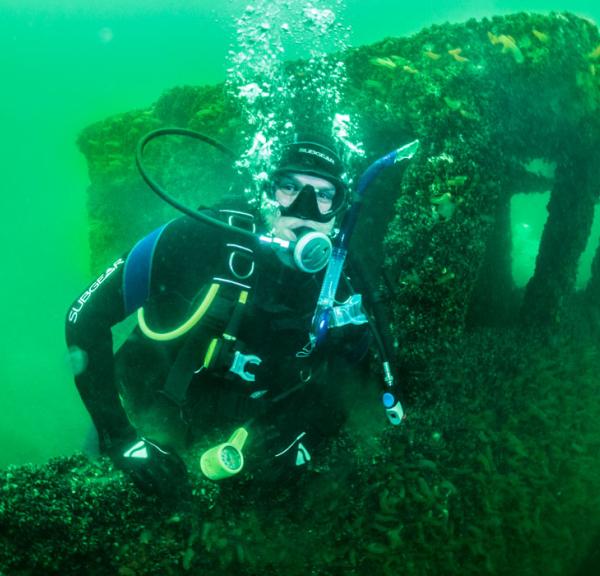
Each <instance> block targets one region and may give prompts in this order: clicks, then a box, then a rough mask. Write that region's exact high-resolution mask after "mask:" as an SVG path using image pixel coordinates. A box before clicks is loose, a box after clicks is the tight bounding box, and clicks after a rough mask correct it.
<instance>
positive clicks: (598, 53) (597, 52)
mask: <svg viewBox="0 0 600 576" xmlns="http://www.w3.org/2000/svg"><path fill="white" fill-rule="evenodd" d="M588 58H591V59H592V60H596V58H600V44H598V46H596V48H594V49H593V50H592V51H591V52H590V53H589V54H588Z"/></svg>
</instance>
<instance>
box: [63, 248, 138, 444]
mask: <svg viewBox="0 0 600 576" xmlns="http://www.w3.org/2000/svg"><path fill="white" fill-rule="evenodd" d="M126 256H127V255H125V256H124V257H122V258H119V259H118V260H116V261H115V262H114V263H113V264H112V265H111V266H110V267H109V268H108V269H107V270H106V271H105V272H103V273H102V274H101V275H100V276H99V277H98V278H97V279H96V280H95V281H94V282H93V283H92V284H91V285H90V286H89V287H88V288H87V289H86V290H85V292H84V293H83V294H82V295H81V296H80V297H79V298H78V299H77V300H75V302H73V304H72V306H71V307H70V308H69V311H68V313H67V320H66V340H67V345H68V347H69V351H70V354H71V357H72V358H77V359H79V360H78V362H77V364H78V365H77V366H74V372H75V383H76V385H77V389H78V390H79V394H80V395H81V398H82V400H83V402H84V404H85V406H86V408H87V410H88V412H89V413H90V416H91V417H92V421H93V422H94V425H95V426H96V429H97V431H98V437H99V440H100V448H101V450H103V451H108V450H110V448H111V446H112V445H113V444H114V443H117V442H118V443H120V442H123V441H128V440H129V439H133V438H134V437H135V430H134V428H133V427H132V426H131V424H130V422H129V419H128V418H127V415H126V413H125V410H124V409H123V406H122V405H121V401H120V399H119V394H118V390H117V386H116V381H115V363H114V357H113V338H112V332H111V328H112V326H114V325H115V324H117V323H118V322H120V321H122V320H124V319H125V317H126V313H125V305H124V301H123V289H122V286H123V271H124V269H125V259H126Z"/></svg>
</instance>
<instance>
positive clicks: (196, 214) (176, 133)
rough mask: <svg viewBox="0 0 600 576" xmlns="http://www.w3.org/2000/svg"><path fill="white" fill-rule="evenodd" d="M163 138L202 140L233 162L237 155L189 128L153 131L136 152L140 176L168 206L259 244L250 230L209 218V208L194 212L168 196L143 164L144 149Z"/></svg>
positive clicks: (144, 138)
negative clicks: (185, 137)
mask: <svg viewBox="0 0 600 576" xmlns="http://www.w3.org/2000/svg"><path fill="white" fill-rule="evenodd" d="M162 136H187V137H190V138H195V139H196V140H200V141H202V142H205V143H206V144H210V145H211V146H212V147H213V148H216V149H217V150H220V151H221V152H222V153H223V154H225V156H228V157H229V158H231V160H232V161H235V159H236V155H235V154H234V152H233V151H232V150H231V149H229V148H227V146H224V145H223V144H221V143H220V142H218V141H217V140H214V139H213V138H211V137H210V136H206V135H204V134H201V133H200V132H196V131H194V130H188V129H187V128H159V129H158V130H153V131H152V132H149V133H148V134H146V135H145V136H143V137H142V138H141V139H140V140H139V142H138V144H137V147H136V150H135V162H136V165H137V167H138V170H139V172H140V175H141V176H142V178H143V179H144V181H145V182H146V184H148V186H150V188H151V189H152V190H153V191H154V192H155V193H156V194H157V195H158V196H159V197H160V198H162V199H163V200H164V201H165V202H167V204H170V205H171V206H173V208H175V209H177V210H179V211H180V212H183V213H184V214H186V215H187V216H190V217H191V218H195V219H196V220H200V221H201V222H204V223H205V224H209V225H210V226H215V227H217V228H221V229H223V230H227V231H234V232H236V233H239V234H241V235H242V236H245V237H246V238H249V239H251V240H252V241H253V242H257V241H258V240H257V237H256V236H255V235H254V234H253V233H252V232H250V231H249V230H245V229H244V228H240V227H238V226H234V225H231V224H227V223H225V222H222V221H221V220H218V219H217V218H212V217H211V216H208V214H206V213H204V212H202V211H201V210H208V207H201V209H199V210H198V209H196V210H192V209H191V208H189V207H187V206H186V205H185V204H182V203H181V202H179V201H178V200H175V198H173V197H172V196H171V195H170V194H168V193H167V192H166V191H165V189H164V188H162V186H160V184H159V183H158V182H156V180H154V179H153V178H152V177H151V176H150V175H149V174H148V172H147V171H146V168H145V166H144V164H143V158H144V149H145V148H146V145H147V144H148V143H149V142H151V141H152V140H155V139H156V138H160V137H162Z"/></svg>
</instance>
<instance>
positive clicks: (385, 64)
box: [371, 57, 398, 69]
mask: <svg viewBox="0 0 600 576" xmlns="http://www.w3.org/2000/svg"><path fill="white" fill-rule="evenodd" d="M371 64H373V65H374V66H381V67H382V68H390V69H394V68H397V67H398V66H397V64H396V63H395V62H394V61H393V60H392V59H391V58H387V57H386V58H371Z"/></svg>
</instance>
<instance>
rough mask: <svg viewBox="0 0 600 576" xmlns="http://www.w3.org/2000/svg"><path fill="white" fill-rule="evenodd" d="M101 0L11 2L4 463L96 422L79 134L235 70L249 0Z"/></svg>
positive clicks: (384, 7)
mask: <svg viewBox="0 0 600 576" xmlns="http://www.w3.org/2000/svg"><path fill="white" fill-rule="evenodd" d="M88 5H89V3H87V2H84V1H83V0H80V1H79V2H77V1H67V0H62V1H60V0H54V1H44V2H42V1H39V2H36V1H33V0H0V71H1V75H2V76H1V87H2V88H1V91H0V127H1V129H0V159H1V164H0V165H1V166H2V194H1V196H0V198H1V200H0V202H1V204H0V206H1V208H2V212H1V214H2V217H3V226H2V229H1V235H2V236H1V239H2V246H3V251H2V253H3V260H4V261H3V276H2V278H3V282H2V288H1V302H2V314H1V318H2V327H3V333H2V337H1V345H2V349H3V353H2V363H1V364H0V390H1V396H0V397H1V398H2V418H1V419H0V446H1V447H2V452H0V466H4V465H7V464H9V463H17V464H18V463H23V462H42V461H44V460H45V459H47V458H48V457H50V456H54V455H60V454H66V453H71V452H73V451H74V450H77V449H79V448H80V447H81V445H82V442H83V438H84V437H85V435H86V432H87V430H88V428H89V426H90V424H89V420H88V417H87V414H86V413H85V411H84V409H83V406H82V404H81V402H80V400H79V397H78V395H77V393H76V390H75V387H74V385H73V381H72V377H71V375H70V373H69V371H68V369H67V365H66V362H65V349H64V338H63V331H64V329H63V324H64V315H65V311H66V307H67V305H68V304H69V303H70V302H71V300H72V299H73V298H74V297H75V296H77V295H78V293H79V292H81V291H82V290H83V288H84V287H85V285H86V284H87V283H88V282H89V280H90V278H91V277H92V276H93V275H94V273H95V271H91V270H89V265H88V246H87V222H86V212H85V190H86V186H87V183H88V181H87V174H86V169H87V168H86V165H85V162H84V160H83V157H82V155H81V154H80V153H79V152H78V150H77V147H76V144H75V141H76V138H77V134H78V133H79V131H80V130H82V129H83V128H84V127H85V126H86V125H89V124H90V123H93V122H95V121H97V120H101V119H103V118H105V117H106V116H108V115H110V114H113V113H117V112H122V111H126V110H130V109H134V108H141V107H146V106H148V105H149V104H151V103H152V102H153V101H155V100H156V99H157V98H158V96H159V95H160V94H161V93H162V92H163V91H164V90H166V89H168V88H170V87H172V86H174V85H180V84H207V83H208V84H210V83H217V82H221V81H223V80H224V78H225V70H226V67H227V62H226V55H227V50H228V48H229V45H230V43H231V42H232V41H233V40H234V30H233V26H232V22H233V18H234V16H235V15H237V14H239V13H240V10H241V9H242V7H243V6H245V5H246V3H245V2H239V1H236V2H225V3H223V6H222V7H218V8H216V7H215V6H216V3H214V2H212V1H207V0H197V1H188V2H183V1H179V2H177V1H175V2H169V3H167V2H149V1H142V0H136V1H133V0H126V1H120V2H104V3H103V6H102V8H88V7H87V6H88ZM166 6H168V8H166ZM403 6H404V8H403ZM567 9H568V10H570V11H573V12H576V13H578V14H581V15H586V16H589V17H592V18H597V19H599V20H600V8H599V7H598V4H597V2H595V1H571V2H567V1H562V2H558V1H554V2H550V1H530V2H524V1H521V2H519V1H515V0H513V1H504V2H501V1H497V2H493V1H471V2H460V3H458V2H455V1H450V0H444V1H438V2H421V3H414V5H412V4H410V3H399V2H397V0H376V1H373V0H372V1H370V2H364V1H360V0H348V1H347V2H346V9H345V12H343V13H342V17H343V18H344V20H345V21H346V23H347V24H348V25H350V26H352V29H353V32H352V36H351V43H352V44H354V45H360V44H365V43H370V42H374V41H376V40H379V39H382V38H383V37H385V36H388V35H396V36H401V35H406V34H411V33H413V32H416V31H417V30H419V29H420V28H421V27H423V26H428V25H430V24H432V23H436V22H444V21H447V20H450V21H462V20H465V19H467V18H469V17H476V18H481V17H484V16H489V15H492V14H503V13H507V12H510V11H515V10H544V11H547V10H567ZM540 206H541V205H540V202H539V201H533V202H532V203H530V204H527V203H525V204H522V203H521V204H519V205H518V206H517V207H514V212H513V214H514V217H515V220H514V222H515V227H518V226H521V227H522V225H523V224H524V223H525V224H527V226H528V228H527V230H528V233H527V234H525V235H523V234H520V235H519V234H517V233H516V232H515V239H516V240H517V243H516V246H515V255H516V256H517V257H516V260H515V279H516V280H517V281H518V283H520V284H523V283H524V282H526V279H527V277H528V274H530V273H531V269H532V266H533V262H534V259H535V242H537V241H538V240H539V232H540V231H541V226H542V224H543V218H544V212H543V206H542V207H541V209H540ZM521 231H522V230H521ZM589 254H590V255H589V256H588V257H587V259H586V260H583V261H582V266H581V271H580V281H581V282H584V281H585V278H586V274H587V272H586V267H589V260H590V258H591V252H590V253H589Z"/></svg>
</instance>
